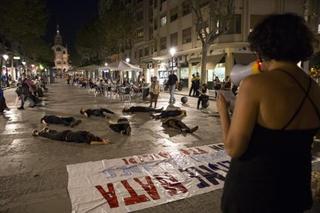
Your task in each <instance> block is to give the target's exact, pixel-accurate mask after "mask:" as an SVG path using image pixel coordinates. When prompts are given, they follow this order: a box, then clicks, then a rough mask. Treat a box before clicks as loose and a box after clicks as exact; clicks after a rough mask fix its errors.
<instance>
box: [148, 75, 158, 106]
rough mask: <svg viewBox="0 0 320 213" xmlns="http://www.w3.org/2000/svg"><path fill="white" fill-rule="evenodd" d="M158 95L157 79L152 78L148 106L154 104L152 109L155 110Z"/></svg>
mask: <svg viewBox="0 0 320 213" xmlns="http://www.w3.org/2000/svg"><path fill="white" fill-rule="evenodd" d="M159 94H160V85H159V81H158V80H157V77H156V76H154V77H152V78H151V86H150V106H149V107H152V103H154V108H157V102H158V97H159Z"/></svg>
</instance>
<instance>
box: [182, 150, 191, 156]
mask: <svg viewBox="0 0 320 213" xmlns="http://www.w3.org/2000/svg"><path fill="white" fill-rule="evenodd" d="M180 152H182V154H185V155H190V153H189V152H188V151H187V150H185V149H180Z"/></svg>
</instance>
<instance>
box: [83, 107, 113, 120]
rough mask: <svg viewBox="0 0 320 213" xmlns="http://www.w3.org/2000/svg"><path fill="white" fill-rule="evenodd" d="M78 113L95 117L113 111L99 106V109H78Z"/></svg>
mask: <svg viewBox="0 0 320 213" xmlns="http://www.w3.org/2000/svg"><path fill="white" fill-rule="evenodd" d="M80 113H81V114H82V115H84V116H86V117H90V116H96V117H103V118H105V117H108V116H110V115H114V112H112V111H111V110H108V109H106V108H99V109H86V110H85V109H83V108H81V109H80Z"/></svg>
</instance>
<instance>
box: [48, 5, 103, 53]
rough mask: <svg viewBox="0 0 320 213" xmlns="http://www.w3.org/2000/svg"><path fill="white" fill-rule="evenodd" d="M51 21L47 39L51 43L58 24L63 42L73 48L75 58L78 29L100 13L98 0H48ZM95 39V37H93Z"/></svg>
mask: <svg viewBox="0 0 320 213" xmlns="http://www.w3.org/2000/svg"><path fill="white" fill-rule="evenodd" d="M46 2H47V9H48V12H49V14H48V15H49V23H48V30H47V35H46V40H47V41H48V43H49V44H50V45H52V44H53V39H54V36H55V34H56V25H57V24H59V26H60V33H61V35H62V39H63V42H64V43H65V44H67V45H68V48H69V50H70V49H71V52H70V54H71V56H72V58H74V56H75V51H74V42H75V36H76V33H77V31H79V30H80V29H81V27H83V26H84V25H85V24H86V23H88V22H89V21H90V20H92V19H93V18H94V17H96V16H97V15H98V10H97V2H98V0H46ZM93 39H94V38H93Z"/></svg>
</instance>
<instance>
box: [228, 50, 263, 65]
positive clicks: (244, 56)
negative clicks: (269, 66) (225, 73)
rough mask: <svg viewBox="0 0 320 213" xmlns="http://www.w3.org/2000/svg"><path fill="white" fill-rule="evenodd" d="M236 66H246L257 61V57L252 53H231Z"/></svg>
mask: <svg viewBox="0 0 320 213" xmlns="http://www.w3.org/2000/svg"><path fill="white" fill-rule="evenodd" d="M233 56H234V60H235V63H236V64H243V65H247V64H250V63H251V62H253V61H255V60H257V56H256V55H255V54H253V53H233Z"/></svg>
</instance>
